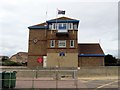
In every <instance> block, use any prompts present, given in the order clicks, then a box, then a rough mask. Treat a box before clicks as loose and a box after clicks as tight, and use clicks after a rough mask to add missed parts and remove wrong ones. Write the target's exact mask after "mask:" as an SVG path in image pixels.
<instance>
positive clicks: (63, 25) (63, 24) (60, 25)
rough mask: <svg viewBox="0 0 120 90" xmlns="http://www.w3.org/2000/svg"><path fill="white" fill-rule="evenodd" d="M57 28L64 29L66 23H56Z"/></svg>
mask: <svg viewBox="0 0 120 90" xmlns="http://www.w3.org/2000/svg"><path fill="white" fill-rule="evenodd" d="M58 29H59V30H65V29H67V26H66V23H59V24H58Z"/></svg>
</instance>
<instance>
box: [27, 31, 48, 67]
mask: <svg viewBox="0 0 120 90" xmlns="http://www.w3.org/2000/svg"><path fill="white" fill-rule="evenodd" d="M46 33H47V32H46V30H44V29H43V30H40V29H38V30H37V29H35V30H29V48H28V67H30V68H33V67H37V66H42V64H41V65H40V64H39V63H37V58H38V57H43V56H45V55H46V54H47V49H46V47H47V43H46V42H47V41H46ZM34 40H36V41H37V42H34Z"/></svg>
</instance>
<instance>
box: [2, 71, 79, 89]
mask: <svg viewBox="0 0 120 90" xmlns="http://www.w3.org/2000/svg"><path fill="white" fill-rule="evenodd" d="M6 72H7V71H6ZM12 72H13V71H9V73H10V74H9V75H7V77H4V78H2V79H1V80H2V81H4V84H6V83H7V86H8V87H7V88H11V86H13V87H12V88H66V87H67V88H68V87H71V88H77V87H78V85H77V79H78V78H77V70H67V69H64V70H62V69H52V70H47V69H46V70H17V71H16V72H17V73H16V75H15V76H16V78H11V77H12V76H11V75H12V74H11V73H12ZM13 77H14V76H13ZM13 83H15V85H13ZM3 86H4V85H3ZM14 86H15V87H14Z"/></svg>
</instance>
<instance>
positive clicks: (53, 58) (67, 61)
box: [47, 53, 78, 67]
mask: <svg viewBox="0 0 120 90" xmlns="http://www.w3.org/2000/svg"><path fill="white" fill-rule="evenodd" d="M47 66H48V67H56V66H58V67H77V66H78V53H65V56H63V57H61V56H59V53H47Z"/></svg>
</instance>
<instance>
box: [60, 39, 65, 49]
mask: <svg viewBox="0 0 120 90" xmlns="http://www.w3.org/2000/svg"><path fill="white" fill-rule="evenodd" d="M61 43H65V44H64V45H61ZM58 47H60V48H65V47H66V40H59V41H58Z"/></svg>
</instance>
